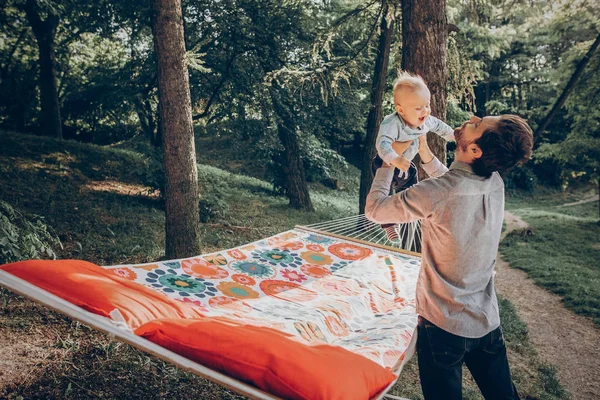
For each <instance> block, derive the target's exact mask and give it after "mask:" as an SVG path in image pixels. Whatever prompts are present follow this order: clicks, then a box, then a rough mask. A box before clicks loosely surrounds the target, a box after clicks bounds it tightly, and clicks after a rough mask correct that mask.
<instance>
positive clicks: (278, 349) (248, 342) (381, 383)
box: [135, 317, 396, 400]
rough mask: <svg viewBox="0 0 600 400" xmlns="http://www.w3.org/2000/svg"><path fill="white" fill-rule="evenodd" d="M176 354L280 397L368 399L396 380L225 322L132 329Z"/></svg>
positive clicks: (358, 360) (324, 350)
mask: <svg viewBox="0 0 600 400" xmlns="http://www.w3.org/2000/svg"><path fill="white" fill-rule="evenodd" d="M135 334H136V335H139V336H142V337H144V338H146V339H148V340H150V341H152V342H154V343H156V344H158V345H160V346H162V347H165V348H167V349H169V350H171V351H173V352H175V353H178V354H180V355H182V356H184V357H187V358H189V359H191V360H194V361H196V362H198V363H199V364H202V365H205V366H207V367H209V368H212V369H214V370H217V371H219V372H222V373H224V374H226V375H228V376H231V377H234V378H237V379H240V380H243V381H246V382H249V383H251V384H253V385H254V386H256V387H258V388H259V389H262V390H263V391H265V392H268V393H271V394H273V395H276V396H279V397H282V398H284V399H311V400H317V399H324V400H336V399H340V400H342V399H344V400H349V399H357V400H365V399H370V398H372V397H373V396H374V395H376V394H377V393H379V392H380V391H381V390H383V389H385V388H386V387H387V386H388V385H389V384H390V383H391V382H393V381H394V379H396V377H395V376H394V374H392V372H391V371H390V370H388V369H386V368H383V367H381V366H380V365H378V364H376V363H375V362H373V361H371V360H369V359H367V358H365V357H363V356H360V355H358V354H354V353H352V352H350V351H348V350H345V349H343V348H341V347H334V346H329V345H317V346H314V345H313V346H309V345H306V344H304V343H300V342H298V341H295V340H293V339H291V336H290V335H287V334H284V333H281V332H278V331H275V330H273V329H270V328H265V327H256V326H251V325H242V324H240V323H238V322H234V321H231V320H227V319H226V318H209V317H207V318H202V319H187V320H181V319H162V320H157V321H152V322H149V323H147V324H145V325H143V326H141V327H139V328H138V329H136V330H135Z"/></svg>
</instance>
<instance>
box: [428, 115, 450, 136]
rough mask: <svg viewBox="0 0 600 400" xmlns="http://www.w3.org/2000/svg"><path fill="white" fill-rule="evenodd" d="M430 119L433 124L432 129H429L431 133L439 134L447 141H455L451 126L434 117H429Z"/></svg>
mask: <svg viewBox="0 0 600 400" xmlns="http://www.w3.org/2000/svg"><path fill="white" fill-rule="evenodd" d="M429 119H430V120H431V122H432V124H431V127H430V128H429V131H430V132H434V133H437V134H438V135H440V136H441V137H443V138H444V139H446V140H447V141H452V142H453V141H454V129H452V128H451V127H450V125H448V124H446V123H445V122H443V121H441V120H439V119H437V118H436V117H433V116H429Z"/></svg>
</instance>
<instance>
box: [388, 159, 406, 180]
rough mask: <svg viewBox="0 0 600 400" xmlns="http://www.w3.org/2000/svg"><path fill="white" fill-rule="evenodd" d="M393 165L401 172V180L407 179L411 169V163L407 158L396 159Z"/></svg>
mask: <svg viewBox="0 0 600 400" xmlns="http://www.w3.org/2000/svg"><path fill="white" fill-rule="evenodd" d="M392 165H393V166H394V167H396V168H398V169H399V170H400V174H399V175H398V176H399V177H400V178H405V177H406V176H407V175H408V173H407V171H408V169H409V168H410V161H408V160H407V159H406V158H404V157H402V156H400V157H396V158H395V159H394V160H393V161H392Z"/></svg>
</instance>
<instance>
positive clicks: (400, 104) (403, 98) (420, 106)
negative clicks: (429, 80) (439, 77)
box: [394, 86, 431, 128]
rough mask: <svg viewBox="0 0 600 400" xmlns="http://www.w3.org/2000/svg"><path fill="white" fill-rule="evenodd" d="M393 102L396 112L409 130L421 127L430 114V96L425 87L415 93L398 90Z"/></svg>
mask: <svg viewBox="0 0 600 400" xmlns="http://www.w3.org/2000/svg"><path fill="white" fill-rule="evenodd" d="M394 100H395V103H396V111H398V114H400V116H401V117H402V119H403V120H404V122H406V123H407V124H408V126H410V127H411V128H416V127H418V126H421V125H422V124H423V122H425V119H427V117H429V114H431V106H430V101H431V94H430V93H429V89H427V87H426V86H423V87H421V88H419V89H417V90H415V91H412V90H408V89H400V90H398V92H397V93H396V96H395V99H394Z"/></svg>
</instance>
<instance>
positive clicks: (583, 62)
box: [533, 34, 600, 142]
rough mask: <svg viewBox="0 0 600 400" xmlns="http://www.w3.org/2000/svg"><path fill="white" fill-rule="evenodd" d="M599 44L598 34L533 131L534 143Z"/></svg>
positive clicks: (569, 91) (567, 94) (560, 105)
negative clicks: (550, 107)
mask: <svg viewBox="0 0 600 400" xmlns="http://www.w3.org/2000/svg"><path fill="white" fill-rule="evenodd" d="M599 44H600V34H599V35H598V37H596V40H595V41H594V43H592V46H591V47H590V48H589V50H588V51H587V53H586V54H585V56H583V58H582V59H581V60H579V63H578V64H577V67H576V68H575V72H573V75H571V79H569V82H568V83H567V86H565V88H564V89H563V92H562V93H561V95H560V97H559V98H558V99H556V102H555V103H554V106H552V109H551V110H550V112H549V113H548V114H547V115H546V118H544V119H543V120H542V122H541V123H540V125H539V126H538V128H537V129H536V130H535V134H534V135H533V137H534V139H535V141H536V142H538V141H539V140H540V139H541V137H542V135H543V133H544V131H545V130H546V128H547V127H548V125H549V124H550V122H551V121H552V119H553V118H554V116H555V115H556V113H557V112H558V110H560V109H561V107H562V106H563V105H564V104H565V101H566V100H567V97H569V94H571V91H572V90H573V88H574V87H575V84H576V83H577V80H578V79H579V77H580V76H581V74H582V73H583V70H584V69H585V67H586V66H587V64H588V63H589V62H590V59H591V58H592V55H593V54H594V52H595V51H596V49H597V48H598V45H599Z"/></svg>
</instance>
